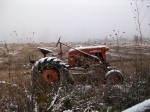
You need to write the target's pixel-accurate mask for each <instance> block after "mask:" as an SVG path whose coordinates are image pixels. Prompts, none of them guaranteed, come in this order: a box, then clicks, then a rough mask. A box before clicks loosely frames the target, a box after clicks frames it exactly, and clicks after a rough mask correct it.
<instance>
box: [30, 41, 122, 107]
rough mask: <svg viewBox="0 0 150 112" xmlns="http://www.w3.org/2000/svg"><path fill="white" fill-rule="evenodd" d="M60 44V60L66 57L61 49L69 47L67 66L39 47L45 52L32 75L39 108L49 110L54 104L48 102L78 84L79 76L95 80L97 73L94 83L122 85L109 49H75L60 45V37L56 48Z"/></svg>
mask: <svg viewBox="0 0 150 112" xmlns="http://www.w3.org/2000/svg"><path fill="white" fill-rule="evenodd" d="M58 45H60V46H59V47H60V53H59V55H60V58H61V57H62V56H63V52H62V46H67V47H69V48H70V50H69V53H68V62H66V63H65V62H63V61H62V60H60V59H58V58H57V57H46V55H47V54H48V53H51V52H52V51H51V50H48V49H45V48H38V49H39V50H40V51H41V52H42V53H43V55H44V58H42V59H40V60H38V61H37V62H36V63H35V64H34V66H33V68H32V73H33V75H32V76H33V87H34V89H35V91H36V92H35V94H36V101H37V102H38V105H39V107H41V108H43V107H44V108H45V109H47V110H50V109H51V106H52V104H48V103H45V102H51V101H53V100H54V99H53V98H52V97H51V96H52V95H53V96H54V94H55V95H56V94H58V93H59V90H60V88H61V86H62V85H66V84H67V85H68V84H75V83H76V82H78V81H77V80H80V77H79V78H76V79H75V78H74V77H77V76H80V75H82V76H83V75H84V76H91V77H93V76H94V75H95V74H96V75H97V76H98V77H97V78H96V79H94V80H92V81H93V82H94V81H96V80H97V79H101V81H102V82H103V83H106V84H119V83H122V82H123V79H124V78H123V74H122V73H121V72H120V71H119V70H115V69H113V68H112V67H111V66H110V64H109V63H108V62H107V61H106V51H108V50H109V48H108V47H106V46H87V47H76V48H72V47H71V46H69V45H67V44H64V43H62V42H60V38H59V40H58V42H57V44H56V47H57V46H58ZM77 71H79V73H78V72H77ZM85 82H86V80H85ZM83 83H84V80H83ZM48 105H51V106H48Z"/></svg>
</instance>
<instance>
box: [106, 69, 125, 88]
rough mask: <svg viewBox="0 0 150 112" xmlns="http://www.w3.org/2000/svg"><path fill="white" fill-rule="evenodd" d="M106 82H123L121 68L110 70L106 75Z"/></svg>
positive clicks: (113, 83)
mask: <svg viewBox="0 0 150 112" xmlns="http://www.w3.org/2000/svg"><path fill="white" fill-rule="evenodd" d="M105 80H106V83H107V84H109V85H116V84H122V83H123V80H124V77H123V74H122V73H121V72H120V71H119V70H110V71H108V72H107V73H106V75H105Z"/></svg>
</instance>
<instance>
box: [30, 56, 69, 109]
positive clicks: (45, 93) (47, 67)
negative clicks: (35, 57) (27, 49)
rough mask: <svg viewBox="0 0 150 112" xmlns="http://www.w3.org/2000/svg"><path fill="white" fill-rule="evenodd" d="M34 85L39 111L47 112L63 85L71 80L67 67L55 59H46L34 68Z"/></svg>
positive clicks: (41, 60)
mask: <svg viewBox="0 0 150 112" xmlns="http://www.w3.org/2000/svg"><path fill="white" fill-rule="evenodd" d="M32 79H33V80H32V82H33V83H32V84H33V89H34V101H35V103H37V105H38V109H39V111H43V110H44V111H46V109H47V108H49V105H51V102H53V99H54V97H55V95H56V94H58V90H59V88H60V86H61V84H65V83H66V82H67V81H69V80H70V79H71V78H70V77H69V72H68V69H67V67H66V65H65V64H64V63H63V62H62V61H61V60H59V59H57V58H55V57H45V58H42V59H40V60H39V61H37V62H36V63H35V65H34V66H33V68H32Z"/></svg>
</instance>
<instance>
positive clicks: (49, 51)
mask: <svg viewBox="0 0 150 112" xmlns="http://www.w3.org/2000/svg"><path fill="white" fill-rule="evenodd" d="M38 50H39V51H40V52H41V53H42V54H43V55H44V57H46V54H48V53H52V51H51V50H49V49H46V48H41V47H38Z"/></svg>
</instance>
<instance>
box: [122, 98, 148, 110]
mask: <svg viewBox="0 0 150 112" xmlns="http://www.w3.org/2000/svg"><path fill="white" fill-rule="evenodd" d="M148 109H149V111H150V99H148V100H145V101H143V102H141V103H139V104H137V105H135V106H133V107H131V108H128V109H126V110H124V111H123V112H149V111H148Z"/></svg>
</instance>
